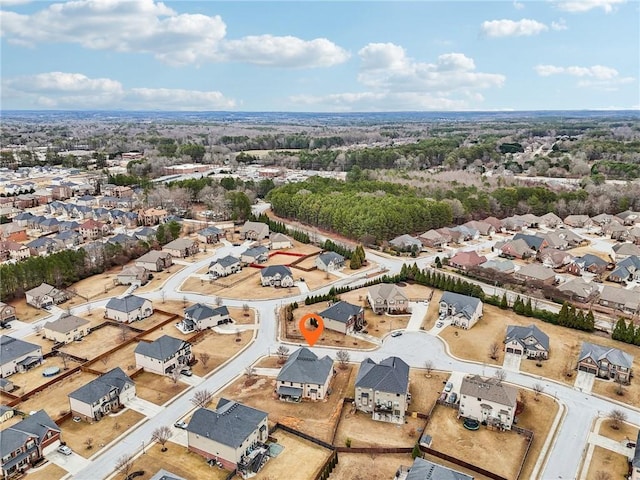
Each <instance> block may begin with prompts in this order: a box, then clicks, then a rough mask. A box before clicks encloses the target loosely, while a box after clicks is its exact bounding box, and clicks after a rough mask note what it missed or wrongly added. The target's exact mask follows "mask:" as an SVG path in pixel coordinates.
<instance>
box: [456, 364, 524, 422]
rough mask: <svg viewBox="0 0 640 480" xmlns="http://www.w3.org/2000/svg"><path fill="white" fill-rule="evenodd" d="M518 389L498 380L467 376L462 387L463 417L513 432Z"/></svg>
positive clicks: (461, 406)
mask: <svg viewBox="0 0 640 480" xmlns="http://www.w3.org/2000/svg"><path fill="white" fill-rule="evenodd" d="M517 399H518V389H517V388H515V387H512V386H510V385H506V384H505V383H504V382H502V381H501V380H499V379H497V378H483V377H481V376H480V375H466V376H465V377H464V378H463V379H462V384H461V386H460V407H459V408H458V414H459V416H461V417H465V418H471V419H474V420H477V421H479V422H486V423H487V424H488V425H493V426H495V427H498V428H500V429H502V430H511V426H512V424H513V418H514V417H515V414H516V405H517Z"/></svg>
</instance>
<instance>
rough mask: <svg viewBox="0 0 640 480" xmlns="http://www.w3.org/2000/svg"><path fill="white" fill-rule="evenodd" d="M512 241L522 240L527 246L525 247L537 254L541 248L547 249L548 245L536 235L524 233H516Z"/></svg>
mask: <svg viewBox="0 0 640 480" xmlns="http://www.w3.org/2000/svg"><path fill="white" fill-rule="evenodd" d="M513 240H514V241H515V240H524V242H525V243H526V244H527V247H529V248H530V249H531V250H533V251H535V252H537V251H538V250H540V249H541V248H545V247H548V246H549V244H548V243H547V241H546V240H545V239H544V238H542V237H539V236H537V235H528V234H525V233H516V234H515V235H514V236H513Z"/></svg>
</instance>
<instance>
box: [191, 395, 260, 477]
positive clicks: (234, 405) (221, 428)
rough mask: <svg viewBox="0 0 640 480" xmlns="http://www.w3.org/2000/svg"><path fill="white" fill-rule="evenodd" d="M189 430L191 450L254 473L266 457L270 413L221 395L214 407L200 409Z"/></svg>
mask: <svg viewBox="0 0 640 480" xmlns="http://www.w3.org/2000/svg"><path fill="white" fill-rule="evenodd" d="M186 430H187V445H188V448H189V450H190V451H192V452H195V453H197V454H198V455H202V456H203V457H204V458H206V459H207V460H215V461H217V462H220V463H222V466H223V468H225V469H226V470H229V471H233V470H237V471H238V473H240V474H241V475H243V474H244V475H247V474H249V473H250V472H253V473H255V472H257V471H258V470H260V467H261V466H262V464H263V462H264V460H265V456H266V451H265V449H264V448H262V447H263V446H264V444H265V443H266V441H267V438H268V436H269V425H268V417H267V413H266V412H263V411H261V410H258V409H256V408H252V407H248V406H246V405H243V404H241V403H238V402H235V401H233V400H227V399H226V398H221V399H220V401H219V402H218V405H217V406H216V409H215V410H210V409H208V408H199V409H197V410H196V411H195V412H194V413H193V416H192V417H191V421H190V422H189V425H187V428H186Z"/></svg>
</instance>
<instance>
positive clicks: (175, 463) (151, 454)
mask: <svg viewBox="0 0 640 480" xmlns="http://www.w3.org/2000/svg"><path fill="white" fill-rule="evenodd" d="M165 447H167V448H168V451H166V452H161V451H160V449H161V448H162V447H161V446H160V445H158V444H157V443H156V444H154V445H153V446H151V447H149V448H145V454H144V455H140V456H138V457H137V458H136V459H135V460H134V461H133V468H132V469H131V471H132V472H133V471H137V470H143V471H144V475H142V476H140V477H136V478H137V479H139V480H148V479H149V478H151V477H153V476H154V475H155V474H156V472H157V471H158V470H160V469H161V468H164V469H165V470H167V471H169V472H171V473H173V474H175V475H178V476H179V477H181V478H206V479H207V480H224V479H225V478H226V477H227V475H229V472H228V471H226V470H222V469H220V468H217V467H210V466H209V465H208V464H207V462H206V461H205V459H204V458H203V457H201V456H200V455H198V454H197V453H192V452H189V451H188V450H187V448H186V447H183V446H182V445H178V444H177V443H173V442H167V443H166V444H165ZM115 478H122V476H121V475H120V476H117V477H115Z"/></svg>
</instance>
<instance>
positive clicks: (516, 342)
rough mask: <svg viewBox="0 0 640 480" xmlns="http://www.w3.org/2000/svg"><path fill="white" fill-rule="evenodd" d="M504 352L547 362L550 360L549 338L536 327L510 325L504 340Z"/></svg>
mask: <svg viewBox="0 0 640 480" xmlns="http://www.w3.org/2000/svg"><path fill="white" fill-rule="evenodd" d="M504 350H505V352H507V353H515V354H517V355H521V356H526V357H527V358H533V359H542V360H546V359H547V358H549V336H548V335H547V334H546V333H544V332H543V331H541V330H540V329H539V328H538V327H536V326H535V325H529V326H528V327H521V326H518V325H509V326H507V335H506V336H505V338H504Z"/></svg>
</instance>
